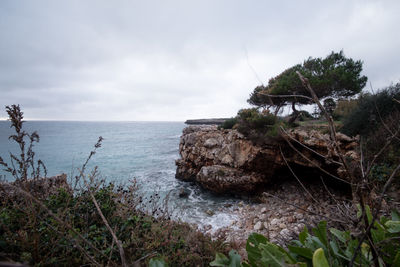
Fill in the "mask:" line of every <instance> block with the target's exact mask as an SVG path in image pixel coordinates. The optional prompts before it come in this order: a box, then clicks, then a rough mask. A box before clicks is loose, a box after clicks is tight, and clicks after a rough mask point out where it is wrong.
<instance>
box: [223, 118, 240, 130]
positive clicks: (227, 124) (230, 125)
mask: <svg viewBox="0 0 400 267" xmlns="http://www.w3.org/2000/svg"><path fill="white" fill-rule="evenodd" d="M237 121H238V120H237V117H234V118H230V119H227V120H226V121H224V122H223V123H222V124H221V126H220V127H219V128H222V129H232V128H233V127H234V126H235V125H236V123H237Z"/></svg>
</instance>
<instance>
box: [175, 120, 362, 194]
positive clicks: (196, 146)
mask: <svg viewBox="0 0 400 267" xmlns="http://www.w3.org/2000/svg"><path fill="white" fill-rule="evenodd" d="M337 137H338V141H339V144H340V148H341V150H342V151H343V153H344V154H345V157H346V158H347V159H348V160H349V161H350V162H352V161H356V160H357V159H358V154H357V153H356V151H355V149H356V147H357V140H356V139H353V138H350V137H348V136H345V135H343V134H338V136H337ZM286 138H287V140H290V143H291V146H290V145H289V143H288V142H287V141H285V139H283V138H281V139H271V142H269V143H267V144H264V145H263V146H258V145H254V144H253V143H252V142H251V141H250V140H247V139H246V138H245V137H244V136H243V135H242V134H240V133H239V132H237V131H236V130H219V129H217V127H216V126H198V125H196V126H189V127H187V128H185V129H184V130H183V134H182V136H181V139H180V144H179V152H180V155H181V159H179V160H177V161H176V165H177V171H176V178H178V179H181V180H184V181H195V182H197V183H198V184H200V185H201V186H202V187H204V188H206V189H208V190H211V191H214V192H217V193H249V192H252V191H256V190H257V189H259V188H261V187H263V186H264V185H268V183H271V182H274V181H276V179H280V178H281V177H282V175H284V174H286V175H287V174H288V166H287V165H289V166H290V167H291V169H292V170H295V171H296V172H297V173H308V174H312V173H313V172H318V170H319V169H320V168H322V169H324V170H326V171H327V172H329V173H331V174H332V175H333V176H337V177H339V178H342V179H346V175H345V173H344V169H343V166H342V165H341V164H340V163H339V157H338V155H337V153H336V152H335V151H334V150H333V148H332V145H331V141H330V139H329V136H328V135H327V134H325V135H324V134H321V133H319V132H317V131H309V132H306V131H302V130H291V131H289V132H288V135H287V137H286ZM296 150H297V151H296ZM321 174H324V173H321ZM332 175H331V176H332Z"/></svg>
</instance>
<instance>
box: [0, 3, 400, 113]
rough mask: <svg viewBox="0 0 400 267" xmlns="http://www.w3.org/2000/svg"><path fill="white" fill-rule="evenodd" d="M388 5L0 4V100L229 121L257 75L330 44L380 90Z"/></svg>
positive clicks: (390, 77) (391, 14)
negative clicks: (358, 61)
mask: <svg viewBox="0 0 400 267" xmlns="http://www.w3.org/2000/svg"><path fill="white" fill-rule="evenodd" d="M399 9H400V3H398V1H374V0H370V1H361V0H360V1H344V0H343V1H335V2H334V3H333V2H326V1H301V2H296V1H280V2H279V3H278V2H276V1H255V0H252V1H211V0H204V1H179V0H176V1H122V0H121V1H78V0H73V1H72V0H71V1H63V2H61V1H50V0H47V1H46V0H42V1H35V2H33V1H12V0H4V1H1V2H0V31H1V32H2V34H1V35H0V94H1V98H0V105H1V106H4V105H7V104H12V103H19V104H21V105H22V106H23V108H24V110H25V114H26V115H27V116H28V117H30V118H32V119H68V120H185V119H186V118H196V117H220V116H221V117H222V116H233V115H235V113H236V111H237V110H238V109H239V108H241V107H245V106H247V104H246V99H247V97H248V95H249V93H250V92H251V91H252V89H253V88H254V87H255V86H256V85H258V84H259V83H260V82H264V83H265V82H267V81H268V79H269V78H271V77H272V76H275V75H277V74H279V73H280V72H282V71H283V70H284V69H286V68H288V67H290V66H292V65H293V64H296V63H299V62H301V61H302V60H304V59H306V58H307V57H308V56H313V57H322V56H325V55H327V54H328V53H329V52H330V51H332V50H335V51H338V50H340V49H344V52H345V54H346V55H347V56H349V57H352V58H355V59H362V60H363V61H364V73H365V74H366V75H367V76H368V77H369V79H370V81H371V82H372V84H373V85H374V87H377V88H379V87H383V86H386V85H388V84H389V83H390V82H392V81H393V82H397V81H398V80H399V79H400V74H399V73H400V65H399V64H398V63H399V62H400V56H399V54H398V53H397V49H398V47H399V45H400V38H399V37H398V35H397V34H396V33H397V30H398V29H397V27H398V25H399V22H400V19H399V18H398V16H397V14H396V11H397V10H399ZM246 51H247V52H246ZM247 56H248V59H247ZM249 64H250V65H251V66H249ZM252 68H253V69H254V70H255V71H256V72H257V74H258V76H259V79H260V80H261V81H259V80H258V78H256V76H255V75H254V73H253V71H252ZM3 114H4V111H3V110H2V111H0V117H4V115H3Z"/></svg>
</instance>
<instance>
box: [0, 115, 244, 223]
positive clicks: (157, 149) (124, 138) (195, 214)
mask: <svg viewBox="0 0 400 267" xmlns="http://www.w3.org/2000/svg"><path fill="white" fill-rule="evenodd" d="M184 127H185V124H184V123H182V122H65V121H32V122H26V123H24V128H25V130H26V131H27V132H32V131H37V132H38V133H39V135H40V142H39V143H38V144H37V145H36V146H35V149H34V150H35V151H36V158H37V159H39V158H40V159H41V160H42V161H43V162H44V163H45V165H46V167H47V169H48V176H52V175H57V174H60V173H66V174H67V175H69V176H70V177H71V176H73V175H76V174H77V168H78V167H80V166H82V164H83V163H84V161H85V159H86V158H87V156H88V155H89V153H90V151H91V150H93V146H94V144H95V143H96V142H97V140H98V137H99V136H102V137H103V138H104V141H103V142H102V146H101V148H100V149H98V150H97V153H96V154H95V155H94V156H93V158H92V160H91V162H90V164H89V167H91V168H93V167H94V166H98V168H99V171H100V175H101V177H102V178H104V179H106V180H107V181H114V182H117V183H128V181H129V180H131V179H133V178H135V179H136V180H137V182H138V184H139V187H140V190H141V192H142V193H143V194H146V195H149V194H152V193H154V192H157V193H160V195H161V196H166V195H167V194H168V195H169V198H170V202H171V205H174V206H175V207H177V208H179V211H178V212H176V214H175V215H174V216H175V219H180V220H182V221H187V222H191V223H196V224H198V225H200V226H205V225H208V224H209V225H211V226H213V229H217V228H219V227H222V226H227V225H230V223H231V222H232V220H235V219H236V217H235V215H234V214H233V211H232V208H227V207H225V206H229V205H226V204H232V203H234V202H236V200H234V199H230V198H229V197H217V196H215V195H213V194H210V193H209V192H205V191H203V190H201V189H200V188H199V187H198V186H196V185H195V184H191V183H185V182H182V181H179V180H177V179H175V170H176V167H175V160H176V159H178V158H179V150H178V149H179V137H180V135H181V134H182V130H183V128H184ZM10 134H12V131H11V129H10V123H9V122H8V121H0V156H1V157H3V158H4V159H7V158H9V157H8V153H9V152H14V153H15V152H17V148H18V147H17V145H16V144H15V143H13V142H11V141H9V140H8V136H9V135H10ZM0 175H2V176H1V177H4V175H5V177H6V179H7V180H11V179H12V177H11V176H10V175H9V174H7V173H5V172H4V171H0ZM181 188H185V189H186V190H188V191H190V192H191V193H190V196H189V198H185V199H181V198H179V197H178V193H179V190H180V189H181ZM210 210H211V211H212V212H214V213H215V215H213V216H210V215H207V213H209V214H210V212H209V211H210Z"/></svg>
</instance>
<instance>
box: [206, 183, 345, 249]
mask: <svg viewBox="0 0 400 267" xmlns="http://www.w3.org/2000/svg"><path fill="white" fill-rule="evenodd" d="M289 183H290V182H289ZM311 186H312V185H311ZM316 187H317V186H315V187H314V191H313V195H314V196H315V197H316V198H318V200H319V203H314V202H313V201H310V200H307V199H305V198H304V192H302V191H301V189H299V187H298V186H297V184H296V186H285V187H284V188H283V189H282V190H281V189H270V191H268V192H271V193H273V194H274V195H276V196H278V197H279V198H281V199H282V200H276V199H275V198H273V197H265V198H264V200H263V203H261V204H251V203H250V204H247V203H246V204H245V203H244V201H240V203H238V204H237V205H235V206H234V207H233V208H232V209H231V211H233V212H234V213H235V214H237V215H238V217H239V218H238V219H237V223H236V224H235V225H234V226H232V227H227V229H225V230H224V233H223V234H222V235H225V238H227V237H229V236H231V238H229V239H227V240H232V241H235V242H237V244H238V246H239V247H241V248H244V247H245V246H246V241H247V238H248V236H249V235H250V234H251V233H252V232H254V231H256V232H258V233H259V234H262V235H264V236H266V237H268V238H269V240H270V241H272V242H275V243H277V244H280V245H285V244H288V241H290V240H291V239H292V238H293V237H294V236H298V234H299V232H301V231H303V229H304V225H308V226H311V227H313V225H314V223H315V222H318V221H319V220H321V218H319V216H313V215H312V214H310V213H308V212H306V211H304V210H301V209H298V208H294V207H292V206H288V204H287V203H294V204H296V205H297V206H299V207H302V208H304V209H306V210H313V211H315V212H321V213H324V215H328V216H335V214H336V213H337V208H336V206H332V205H329V202H328V201H327V200H326V199H325V198H329V197H330V196H327V194H326V192H318V190H320V189H318V188H316ZM322 190H323V189H322ZM314 192H315V194H314ZM339 195H340V194H339ZM334 204H335V203H334ZM335 205H336V204H335ZM234 208H236V210H234ZM313 218H314V219H315V220H314V221H313V220H312V219H313ZM332 226H333V225H332ZM333 227H335V226H333ZM218 232H219V233H218ZM221 232H222V231H220V230H217V232H216V233H212V236H214V237H217V236H219V234H221ZM239 251H240V249H239Z"/></svg>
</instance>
